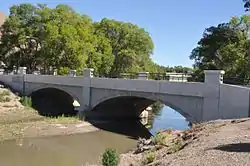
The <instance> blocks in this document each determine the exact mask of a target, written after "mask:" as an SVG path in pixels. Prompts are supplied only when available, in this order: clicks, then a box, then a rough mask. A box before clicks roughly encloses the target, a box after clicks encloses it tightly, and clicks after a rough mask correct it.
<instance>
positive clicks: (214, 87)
mask: <svg viewBox="0 0 250 166" xmlns="http://www.w3.org/2000/svg"><path fill="white" fill-rule="evenodd" d="M223 74H224V73H223V71H216V70H207V71H205V82H203V83H198V82H195V83H193V82H169V81H166V80H157V81H155V80H148V79H147V75H148V73H146V72H145V73H138V78H137V79H117V78H97V77H93V70H92V69H84V75H83V76H81V77H80V76H74V75H73V76H54V75H34V74H26V73H25V68H20V69H19V72H18V74H16V75H4V74H2V75H0V81H1V82H2V83H4V84H5V85H8V86H10V87H11V88H13V89H14V90H16V91H18V92H20V93H21V94H22V95H30V96H32V99H33V98H34V99H35V98H46V97H51V100H56V99H57V100H59V102H60V104H62V105H63V104H65V106H66V104H69V105H72V103H73V101H74V100H77V101H78V102H79V103H80V107H79V108H78V109H79V111H94V112H97V113H99V114H101V115H103V116H108V117H110V116H112V117H138V116H139V114H140V113H141V111H142V110H143V109H145V108H146V107H148V106H149V105H151V104H152V103H154V102H155V101H161V102H162V103H164V104H165V105H167V106H169V107H171V108H173V109H175V110H176V111H177V112H179V113H180V114H181V115H183V116H184V117H185V118H186V119H187V120H189V121H191V122H194V121H196V122H200V121H208V120H215V119H230V118H243V117H248V116H249V112H250V111H249V110H250V106H249V101H250V98H249V96H250V93H249V92H250V88H247V87H241V86H234V85H227V84H223ZM46 95H47V96H46Z"/></svg>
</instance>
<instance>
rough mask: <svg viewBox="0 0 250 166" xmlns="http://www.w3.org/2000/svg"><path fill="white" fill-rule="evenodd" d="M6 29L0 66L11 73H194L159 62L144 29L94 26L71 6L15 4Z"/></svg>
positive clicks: (115, 23) (121, 25)
mask: <svg viewBox="0 0 250 166" xmlns="http://www.w3.org/2000/svg"><path fill="white" fill-rule="evenodd" d="M0 30H1V33H2V38H1V39H0V61H3V62H4V63H5V64H6V65H7V68H8V69H9V70H12V69H13V66H16V67H17V68H18V67H20V66H26V67H27V70H28V72H33V71H35V70H42V71H43V72H44V73H48V72H50V71H51V70H52V69H54V68H56V69H59V71H58V73H59V74H67V73H68V71H69V70H70V69H75V70H77V71H78V73H81V71H82V69H83V68H93V69H94V70H95V74H96V75H99V76H117V75H118V74H120V73H127V72H139V71H148V72H153V73H158V72H161V73H164V72H169V71H170V72H171V71H176V72H183V71H184V72H187V71H188V70H189V69H187V68H182V67H181V66H177V67H174V68H170V67H164V66H159V65H158V64H156V63H155V62H153V60H152V59H151V54H152V53H153V48H154V45H153V41H152V39H151V37H150V35H149V33H148V32H146V31H145V30H144V29H143V28H140V27H138V26H137V25H135V24H131V23H127V22H121V21H116V20H109V19H106V18H104V19H102V20H101V21H100V22H95V23H93V21H92V20H91V18H90V17H88V16H87V15H82V14H79V13H77V12H75V11H74V10H73V9H72V8H71V7H69V6H67V5H57V6H56V7H55V8H49V7H48V6H46V5H43V4H38V5H32V4H20V5H13V6H12V7H11V8H10V15H9V18H8V19H7V20H6V21H5V23H4V24H3V26H2V27H1V29H0Z"/></svg>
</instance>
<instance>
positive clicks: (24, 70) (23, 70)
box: [17, 67, 27, 75]
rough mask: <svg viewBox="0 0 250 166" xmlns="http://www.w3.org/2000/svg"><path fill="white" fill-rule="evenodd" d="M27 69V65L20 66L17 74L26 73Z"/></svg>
mask: <svg viewBox="0 0 250 166" xmlns="http://www.w3.org/2000/svg"><path fill="white" fill-rule="evenodd" d="M26 70H27V67H19V68H18V72H17V74H18V75H24V74H26Z"/></svg>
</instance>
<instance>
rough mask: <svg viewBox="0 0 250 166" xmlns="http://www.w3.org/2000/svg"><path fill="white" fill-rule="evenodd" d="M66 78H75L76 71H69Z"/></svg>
mask: <svg viewBox="0 0 250 166" xmlns="http://www.w3.org/2000/svg"><path fill="white" fill-rule="evenodd" d="M68 76H71V77H75V76H76V70H70V71H69V73H68Z"/></svg>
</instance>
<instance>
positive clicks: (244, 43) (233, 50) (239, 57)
mask: <svg viewBox="0 0 250 166" xmlns="http://www.w3.org/2000/svg"><path fill="white" fill-rule="evenodd" d="M249 20H250V19H249V16H247V15H244V16H242V17H240V18H236V17H234V18H232V19H231V21H230V23H223V24H219V25H218V26H217V27H214V26H212V27H210V28H207V29H206V30H205V32H204V34H203V37H202V38H201V40H200V41H199V42H198V46H197V47H196V48H194V49H193V50H192V53H191V55H190V59H192V60H194V62H195V63H194V73H193V79H194V80H197V81H203V79H204V74H203V71H204V70H206V69H223V70H225V71H226V77H235V78H237V79H242V80H245V79H246V78H248V77H249V76H250V75H249V72H248V68H249V67H248V66H249V40H248V34H249V22H250V21H249Z"/></svg>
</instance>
